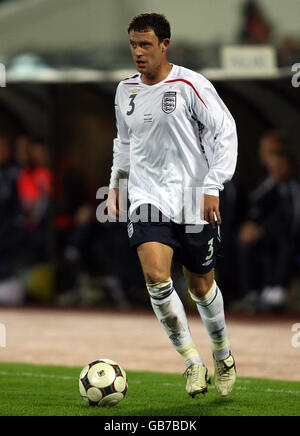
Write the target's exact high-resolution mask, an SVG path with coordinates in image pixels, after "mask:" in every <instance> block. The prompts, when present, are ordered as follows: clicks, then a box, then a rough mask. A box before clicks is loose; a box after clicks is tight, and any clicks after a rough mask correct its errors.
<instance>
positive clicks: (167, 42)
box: [161, 38, 170, 53]
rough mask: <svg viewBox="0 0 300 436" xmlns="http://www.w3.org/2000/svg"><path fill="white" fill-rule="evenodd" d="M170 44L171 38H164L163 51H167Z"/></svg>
mask: <svg viewBox="0 0 300 436" xmlns="http://www.w3.org/2000/svg"><path fill="white" fill-rule="evenodd" d="M169 45H170V39H169V38H165V39H164V40H163V42H162V43H161V51H162V52H163V53H165V52H166V51H167V50H168V47H169Z"/></svg>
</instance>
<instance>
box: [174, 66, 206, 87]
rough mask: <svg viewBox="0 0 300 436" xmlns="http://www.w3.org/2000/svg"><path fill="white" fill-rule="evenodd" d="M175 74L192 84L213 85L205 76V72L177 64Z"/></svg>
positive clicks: (199, 85)
mask: <svg viewBox="0 0 300 436" xmlns="http://www.w3.org/2000/svg"><path fill="white" fill-rule="evenodd" d="M175 75H176V76H177V78H178V79H181V80H182V81H183V82H188V84H192V85H193V86H197V87H203V88H206V87H211V86H212V84H211V82H210V81H209V80H208V79H207V78H206V77H204V76H203V74H201V73H199V72H197V71H194V70H191V69H189V68H186V67H182V66H177V68H176V71H175Z"/></svg>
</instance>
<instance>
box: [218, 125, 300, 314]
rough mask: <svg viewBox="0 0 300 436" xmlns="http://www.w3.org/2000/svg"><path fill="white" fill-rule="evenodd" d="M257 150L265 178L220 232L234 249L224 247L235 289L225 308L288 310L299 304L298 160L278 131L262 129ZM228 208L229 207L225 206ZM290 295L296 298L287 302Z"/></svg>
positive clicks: (299, 214)
mask: <svg viewBox="0 0 300 436" xmlns="http://www.w3.org/2000/svg"><path fill="white" fill-rule="evenodd" d="M258 150H259V155H258V165H260V166H262V167H263V168H264V171H265V177H264V178H263V180H262V181H261V182H260V183H259V185H258V186H257V187H256V188H255V189H254V190H253V192H251V193H250V195H249V198H248V199H247V202H246V207H245V210H244V212H243V216H242V220H241V222H239V223H236V222H235V223H234V227H231V228H230V227H229V229H226V228H225V231H228V235H227V236H226V235H225V242H226V238H228V237H229V238H230V244H231V245H234V249H232V247H231V246H230V248H229V249H228V244H227V252H226V246H225V254H226V256H228V258H229V261H231V262H233V263H234V264H231V267H232V268H234V269H231V270H230V271H231V272H232V271H234V270H235V271H236V274H235V275H236V281H235V283H234V285H233V286H234V287H235V289H236V290H238V292H236V293H234V294H233V295H231V297H232V301H231V304H230V307H231V309H232V310H237V311H246V312H250V313H254V312H260V311H267V310H282V309H283V308H286V307H290V308H291V306H292V304H293V302H294V303H295V304H299V301H300V285H299V278H300V248H299V247H300V175H299V168H298V165H297V156H296V155H295V153H294V151H293V150H292V149H291V148H290V147H289V145H288V142H287V139H286V136H285V134H284V133H283V132H281V131H278V130H270V131H266V132H265V133H264V134H263V135H262V137H261V138H260V140H259V146H258ZM226 189H228V188H227V187H226V188H225V194H226ZM227 205H228V206H230V207H232V206H233V207H234V205H232V204H229V203H228V202H227ZM225 206H226V201H225ZM226 213H227V211H226V210H225V214H226ZM227 262H228V261H227ZM220 263H222V262H220ZM224 265H225V266H226V261H225V263H224ZM226 271H227V274H228V270H226ZM221 277H222V267H221ZM225 281H226V280H225ZM231 283H232V282H231ZM231 283H230V285H231ZM294 288H295V289H294ZM293 292H295V294H296V295H294V296H293V299H291V298H290V297H291V294H292V293H293ZM295 309H296V307H295ZM298 309H299V308H298Z"/></svg>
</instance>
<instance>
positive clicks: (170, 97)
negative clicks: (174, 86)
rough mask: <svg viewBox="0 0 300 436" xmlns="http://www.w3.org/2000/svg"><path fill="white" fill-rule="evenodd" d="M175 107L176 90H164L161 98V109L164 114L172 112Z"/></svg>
mask: <svg viewBox="0 0 300 436" xmlns="http://www.w3.org/2000/svg"><path fill="white" fill-rule="evenodd" d="M175 109H176V92H170V91H169V92H165V93H164V95H163V99H162V110H163V111H164V112H165V113H166V114H170V113H172V112H174V110H175Z"/></svg>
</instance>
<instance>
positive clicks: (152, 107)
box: [110, 65, 237, 224]
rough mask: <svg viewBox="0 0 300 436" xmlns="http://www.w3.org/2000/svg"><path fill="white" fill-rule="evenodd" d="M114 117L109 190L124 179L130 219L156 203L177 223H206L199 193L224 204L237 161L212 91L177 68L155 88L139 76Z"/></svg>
mask: <svg viewBox="0 0 300 436" xmlns="http://www.w3.org/2000/svg"><path fill="white" fill-rule="evenodd" d="M115 110H116V121H117V129H118V136H117V138H116V139H115V140H114V157H113V166H112V175H111V183H110V188H112V187H115V186H114V185H115V175H116V173H117V172H118V171H119V170H123V171H126V172H128V173H129V180H128V193H129V200H130V203H131V207H130V213H132V212H133V211H134V210H135V209H136V208H137V207H138V206H140V205H141V204H144V203H150V204H153V205H154V206H156V207H158V208H159V209H160V210H161V211H162V212H163V213H164V214H165V215H166V216H167V217H168V218H170V219H172V220H173V221H175V222H177V223H185V224H194V223H199V224H201V223H202V224H203V223H205V221H203V220H202V218H201V216H202V217H203V215H202V212H203V211H200V210H199V208H201V201H200V203H199V196H197V195H196V192H198V194H199V193H202V197H203V193H205V194H209V195H216V196H218V195H219V191H220V190H222V189H223V187H224V183H225V182H226V181H228V180H230V179H231V178H232V176H233V174H234V171H235V167H236V161H237V133H236V126H235V122H234V119H233V117H232V115H231V114H230V112H229V110H228V109H227V107H226V106H225V104H224V102H223V101H222V100H221V98H220V97H219V95H218V94H217V92H216V90H215V88H214V87H213V85H212V84H211V83H210V82H209V81H208V80H207V79H206V78H205V77H203V76H202V75H201V74H198V73H196V72H194V71H191V70H189V69H187V68H184V67H180V66H177V65H173V68H172V70H171V72H170V74H169V75H168V77H167V78H166V79H165V80H163V81H162V82H159V83H157V84H155V85H146V84H144V83H142V81H141V74H139V73H138V74H136V75H134V76H132V77H131V78H129V79H126V80H123V81H122V82H120V83H119V85H118V88H117V92H116V98H115Z"/></svg>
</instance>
